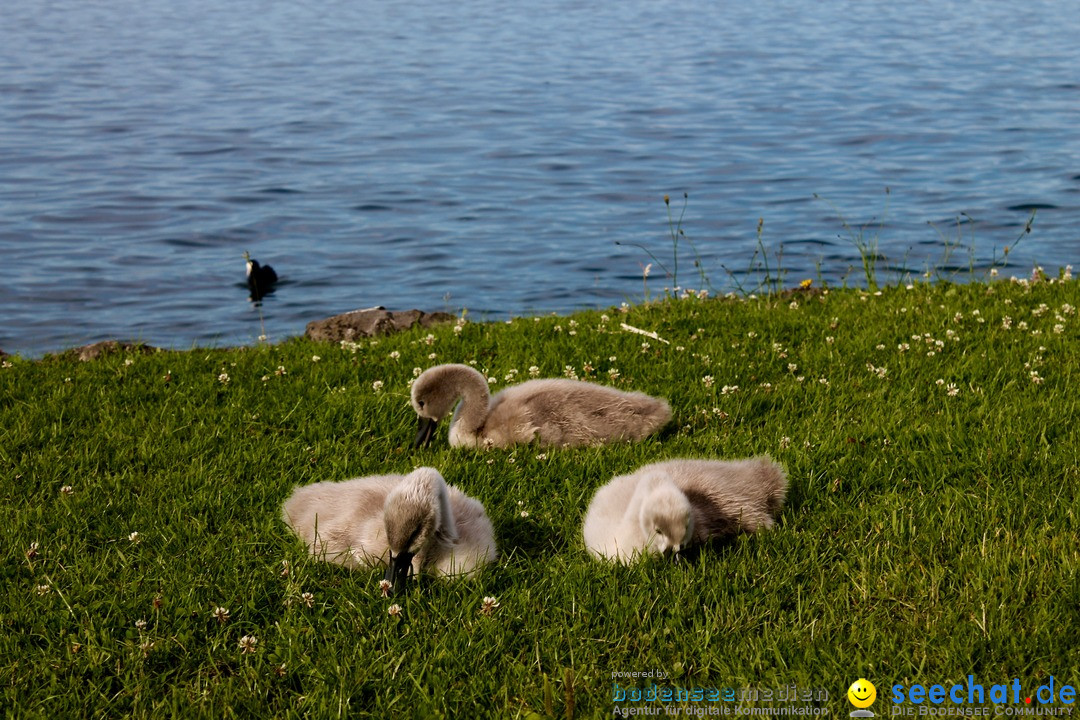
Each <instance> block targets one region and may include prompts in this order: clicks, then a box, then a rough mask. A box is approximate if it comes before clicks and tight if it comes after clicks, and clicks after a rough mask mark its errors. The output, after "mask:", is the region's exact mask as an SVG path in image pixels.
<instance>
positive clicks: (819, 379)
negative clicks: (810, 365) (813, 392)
mask: <svg viewBox="0 0 1080 720" xmlns="http://www.w3.org/2000/svg"><path fill="white" fill-rule="evenodd" d="M818 382H819V383H821V384H822V385H828V384H829V380H828V378H818Z"/></svg>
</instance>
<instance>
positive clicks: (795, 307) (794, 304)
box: [788, 300, 799, 310]
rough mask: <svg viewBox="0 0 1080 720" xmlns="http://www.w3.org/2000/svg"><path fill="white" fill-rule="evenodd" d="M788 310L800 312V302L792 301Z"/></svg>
mask: <svg viewBox="0 0 1080 720" xmlns="http://www.w3.org/2000/svg"><path fill="white" fill-rule="evenodd" d="M788 308H789V309H791V310H798V309H799V301H798V300H792V301H791V302H790V303H789V304H788Z"/></svg>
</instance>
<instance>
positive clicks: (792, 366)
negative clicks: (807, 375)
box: [787, 363, 799, 372]
mask: <svg viewBox="0 0 1080 720" xmlns="http://www.w3.org/2000/svg"><path fill="white" fill-rule="evenodd" d="M787 369H788V372H795V371H796V370H798V369H799V366H798V365H796V364H795V363H788V365H787Z"/></svg>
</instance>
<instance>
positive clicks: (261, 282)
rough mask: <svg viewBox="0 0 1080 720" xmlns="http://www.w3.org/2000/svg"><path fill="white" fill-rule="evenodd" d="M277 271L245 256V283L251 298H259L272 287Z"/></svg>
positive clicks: (275, 280)
mask: <svg viewBox="0 0 1080 720" xmlns="http://www.w3.org/2000/svg"><path fill="white" fill-rule="evenodd" d="M276 282H277V273H276V272H274V268H272V267H270V266H269V265H260V264H259V261H258V260H255V259H254V258H250V257H249V258H247V284H248V289H249V290H251V299H252V300H261V299H262V296H263V295H266V294H267V293H268V292H271V291H272V290H273V289H274V283H276Z"/></svg>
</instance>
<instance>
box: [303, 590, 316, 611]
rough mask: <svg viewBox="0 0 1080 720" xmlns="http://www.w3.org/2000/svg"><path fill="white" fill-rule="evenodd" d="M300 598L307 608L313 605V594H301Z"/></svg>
mask: <svg viewBox="0 0 1080 720" xmlns="http://www.w3.org/2000/svg"><path fill="white" fill-rule="evenodd" d="M300 600H301V601H302V602H303V603H304V604H305V605H307V606H308V607H309V608H310V607H315V596H314V595H313V594H311V593H309V592H306V593H303V594H301V595H300Z"/></svg>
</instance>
